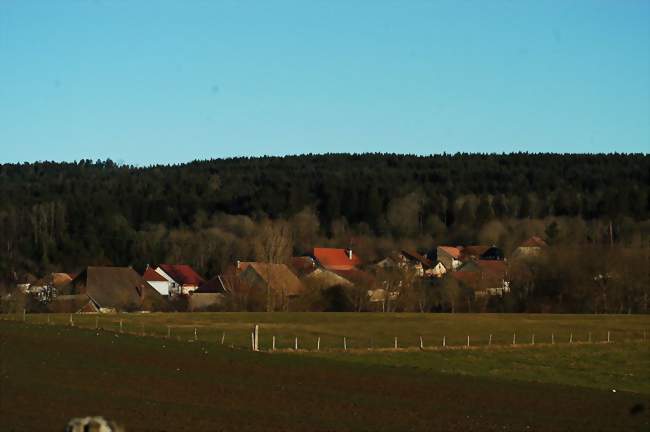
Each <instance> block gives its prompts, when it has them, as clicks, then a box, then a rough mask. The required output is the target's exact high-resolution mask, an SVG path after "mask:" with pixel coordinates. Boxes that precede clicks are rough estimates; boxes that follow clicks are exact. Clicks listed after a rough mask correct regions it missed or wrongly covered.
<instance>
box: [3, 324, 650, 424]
mask: <svg viewBox="0 0 650 432" xmlns="http://www.w3.org/2000/svg"><path fill="white" fill-rule="evenodd" d="M2 318H5V320H4V321H0V338H1V339H0V360H1V363H0V390H1V391H0V430H58V429H60V428H61V427H62V425H63V424H64V423H65V421H66V420H67V419H68V418H70V417H73V416H79V415H88V414H103V415H106V416H109V417H113V418H115V419H117V420H118V421H122V422H123V423H125V424H126V426H127V430H129V431H131V430H397V431H401V430H513V429H514V430H648V428H649V427H650V343H649V342H648V341H644V340H643V335H644V331H645V328H647V327H650V317H645V316H591V315H466V314H459V315H431V314H426V315H425V314H324V313H321V314H319V313H316V314H301V313H289V314H277V313H273V314H256V313H206V314H120V315H113V316H101V317H99V322H97V321H96V317H95V316H90V315H86V316H81V315H74V316H73V320H74V324H75V326H74V327H70V326H69V316H68V315H50V316H49V319H48V316H47V315H28V316H27V317H26V323H23V322H21V321H22V317H9V316H4V317H2ZM7 318H11V320H6V319H7ZM120 320H122V329H123V331H124V333H123V334H120V333H119V322H120ZM48 322H49V325H48ZM256 323H257V324H260V329H261V330H260V332H261V345H262V348H264V349H266V348H269V347H270V338H271V337H272V336H273V335H275V336H276V338H277V345H278V347H279V348H282V347H285V348H286V347H289V346H291V345H293V343H294V338H295V337H298V338H299V343H300V345H301V347H302V348H310V349H309V350H306V349H300V350H299V351H293V350H290V349H281V350H278V351H277V352H275V353H270V352H262V353H253V352H250V348H249V347H250V331H251V330H252V327H253V325H254V324H256ZM96 324H99V329H98V330H95V328H94V327H95V325H96ZM143 326H144V333H145V337H142V336H141V334H142V329H143ZM167 326H171V334H172V337H171V338H169V339H167V338H166V334H167ZM194 328H196V329H197V335H198V341H194V340H193V339H194ZM107 330H108V331H107ZM224 331H225V332H226V343H225V344H224V345H221V343H220V339H221V337H222V335H223V332H224ZM515 331H516V334H517V339H518V342H517V345H516V346H514V347H513V346H512V333H514V332H515ZM608 331H609V332H610V337H611V340H612V343H609V344H607V343H596V342H598V341H602V340H603V339H604V338H606V334H607V332H608ZM571 333H573V335H574V343H573V344H569V343H568V339H569V335H570V334H571ZM589 333H591V337H592V343H588V334H589ZM489 334H492V335H493V345H492V346H490V347H488V346H486V344H487V340H488V339H487V337H488V336H489ZM533 334H535V337H536V343H535V345H534V346H533V345H532V344H531V341H532V340H531V339H532V335H533ZM551 334H553V335H554V336H555V339H556V344H555V345H551V344H549V343H548V342H550V335H551ZM149 335H152V336H157V337H148V336H149ZM420 335H421V336H422V337H423V339H424V341H425V345H426V346H431V345H433V344H434V342H433V341H437V342H436V346H438V344H439V342H440V341H441V340H442V337H443V336H444V337H445V338H446V340H447V342H448V345H451V346H452V347H451V348H447V349H441V348H440V347H437V348H426V349H425V350H424V351H421V350H419V349H415V348H409V349H401V350H397V351H395V350H392V349H391V350H389V349H386V350H383V349H380V348H382V347H386V348H389V347H392V346H393V343H394V337H396V336H397V337H398V340H399V341H400V346H412V347H415V346H419V337H420ZM467 335H470V340H471V342H472V345H474V341H476V344H479V342H483V343H482V344H481V346H477V347H476V348H472V349H469V350H468V349H466V348H462V347H461V346H462V345H463V343H464V342H465V343H466V338H467ZM344 336H345V337H346V338H347V340H348V345H349V346H348V347H349V348H350V349H349V350H348V351H343V350H342V349H341V348H342V347H341V346H340V343H341V341H342V338H343V337H344ZM318 337H321V347H322V350H321V351H320V352H316V351H315V350H314V349H313V348H315V341H316V339H317V338H318ZM370 339H372V344H373V347H374V348H376V349H373V350H368V346H369V345H370V344H371V342H370ZM429 341H431V342H429ZM310 344H311V345H310ZM429 344H430V345H429ZM454 346H456V347H455V348H454ZM612 390H616V392H613V391H612ZM34 407H38V408H37V409H38V412H39V415H38V416H34V415H33V412H34V411H33V410H34ZM53 425H56V427H53Z"/></svg>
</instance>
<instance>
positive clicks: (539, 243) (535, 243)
mask: <svg viewBox="0 0 650 432" xmlns="http://www.w3.org/2000/svg"><path fill="white" fill-rule="evenodd" d="M546 246H548V245H547V244H546V242H545V241H544V240H542V239H541V238H540V237H537V236H532V237H531V238H529V239H528V240H526V241H525V242H523V243H522V244H521V247H540V248H541V247H546Z"/></svg>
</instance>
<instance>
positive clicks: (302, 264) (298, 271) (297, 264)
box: [290, 256, 318, 278]
mask: <svg viewBox="0 0 650 432" xmlns="http://www.w3.org/2000/svg"><path fill="white" fill-rule="evenodd" d="M290 266H291V270H293V272H294V273H295V275H296V276H298V277H299V278H303V277H305V276H307V275H309V274H310V273H312V272H313V271H314V270H316V269H317V268H318V264H317V263H316V260H315V259H314V258H313V257H310V256H299V257H292V258H291V262H290Z"/></svg>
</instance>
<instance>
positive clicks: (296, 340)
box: [293, 336, 298, 350]
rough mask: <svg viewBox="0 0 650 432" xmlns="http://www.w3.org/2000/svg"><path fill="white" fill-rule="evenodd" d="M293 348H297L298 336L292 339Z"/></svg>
mask: <svg viewBox="0 0 650 432" xmlns="http://www.w3.org/2000/svg"><path fill="white" fill-rule="evenodd" d="M293 348H294V349H295V350H298V336H296V338H295V339H294V341H293Z"/></svg>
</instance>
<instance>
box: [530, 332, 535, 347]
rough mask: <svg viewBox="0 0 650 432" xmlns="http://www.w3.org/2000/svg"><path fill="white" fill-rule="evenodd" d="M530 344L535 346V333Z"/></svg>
mask: <svg viewBox="0 0 650 432" xmlns="http://www.w3.org/2000/svg"><path fill="white" fill-rule="evenodd" d="M530 344H531V345H535V333H533V336H532V337H531V339H530Z"/></svg>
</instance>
